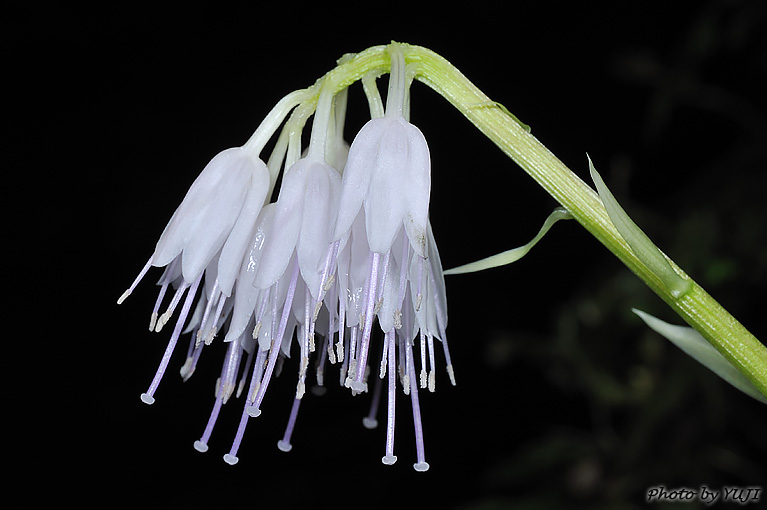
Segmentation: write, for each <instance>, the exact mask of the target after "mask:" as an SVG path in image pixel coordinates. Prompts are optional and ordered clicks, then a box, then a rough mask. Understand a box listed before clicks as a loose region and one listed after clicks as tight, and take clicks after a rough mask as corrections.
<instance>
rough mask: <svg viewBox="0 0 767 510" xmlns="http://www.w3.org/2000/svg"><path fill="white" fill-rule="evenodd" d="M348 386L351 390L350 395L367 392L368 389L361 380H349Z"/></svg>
mask: <svg viewBox="0 0 767 510" xmlns="http://www.w3.org/2000/svg"><path fill="white" fill-rule="evenodd" d="M349 388H351V390H352V395H357V394H359V393H367V391H368V385H367V383H364V382H361V381H351V382H349Z"/></svg>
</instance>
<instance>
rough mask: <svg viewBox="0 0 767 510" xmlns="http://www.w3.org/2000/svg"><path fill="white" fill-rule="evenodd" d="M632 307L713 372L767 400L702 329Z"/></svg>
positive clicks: (655, 329) (651, 324) (649, 323)
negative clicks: (669, 321) (672, 321)
mask: <svg viewBox="0 0 767 510" xmlns="http://www.w3.org/2000/svg"><path fill="white" fill-rule="evenodd" d="M632 311H633V312H634V313H635V314H637V315H638V316H639V317H640V318H641V319H642V320H643V321H644V322H645V324H647V325H648V326H650V328H651V329H652V330H653V331H655V332H657V333H659V334H660V335H662V336H664V337H665V338H667V339H668V340H669V341H670V342H671V343H673V344H674V345H676V346H677V347H679V348H680V349H682V351H684V353H685V354H687V355H688V356H690V357H692V358H693V359H694V360H696V361H697V362H699V363H701V364H702V365H703V366H705V367H706V368H708V369H709V370H711V371H712V372H714V373H715V374H716V375H718V376H719V377H721V378H722V379H724V380H725V381H727V382H728V383H730V384H731V385H733V386H734V387H735V388H737V389H739V390H740V391H742V392H743V393H745V394H746V395H748V396H750V397H753V398H755V399H756V400H758V401H760V402H762V403H764V404H767V397H765V396H764V395H762V394H761V393H760V392H759V390H758V389H756V387H755V386H754V385H753V384H751V381H749V380H748V379H747V378H746V376H745V375H743V374H742V373H741V372H740V371H739V370H738V369H737V368H735V365H733V364H732V363H730V362H729V361H727V358H725V357H724V356H722V354H721V353H720V352H719V351H717V350H716V348H715V347H714V346H713V345H711V344H710V343H708V342H707V341H706V339H705V338H703V337H702V336H701V334H700V333H698V332H697V331H695V330H694V329H692V328H688V327H686V326H675V325H673V324H669V323H668V322H664V321H662V320H660V319H658V318H657V317H653V316H652V315H650V314H649V313H646V312H643V311H641V310H637V309H636V308H633V309H632Z"/></svg>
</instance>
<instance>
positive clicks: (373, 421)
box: [362, 416, 378, 430]
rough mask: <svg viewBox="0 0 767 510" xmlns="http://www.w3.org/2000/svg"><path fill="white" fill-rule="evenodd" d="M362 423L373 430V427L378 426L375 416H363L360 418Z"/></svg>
mask: <svg viewBox="0 0 767 510" xmlns="http://www.w3.org/2000/svg"><path fill="white" fill-rule="evenodd" d="M362 425H363V426H364V427H365V428H366V429H369V430H373V429H374V428H377V427H378V420H376V419H375V418H371V417H370V416H365V417H364V418H362Z"/></svg>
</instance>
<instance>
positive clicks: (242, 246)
mask: <svg viewBox="0 0 767 510" xmlns="http://www.w3.org/2000/svg"><path fill="white" fill-rule="evenodd" d="M269 184H270V177H269V170H268V169H267V167H266V165H265V164H264V163H263V162H262V161H260V160H258V162H257V164H256V165H255V166H254V168H253V175H252V177H251V180H250V189H248V194H247V195H246V197H245V203H244V205H243V207H242V210H241V211H240V215H239V216H238V218H237V221H236V223H235V224H234V228H232V231H231V233H230V234H229V237H228V238H227V240H226V243H225V244H224V247H223V249H222V250H221V256H220V257H219V259H218V284H219V287H220V288H221V292H222V293H223V294H224V295H225V296H227V297H229V296H231V295H232V287H234V281H235V279H236V278H237V275H238V274H239V272H240V268H241V266H242V260H243V258H244V256H245V252H246V251H247V250H248V243H249V242H250V241H251V238H252V237H253V232H254V231H255V229H256V226H257V219H258V215H259V213H260V212H261V208H262V206H263V205H264V201H265V200H266V194H267V193H268V192H269Z"/></svg>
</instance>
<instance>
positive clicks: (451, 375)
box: [447, 364, 455, 386]
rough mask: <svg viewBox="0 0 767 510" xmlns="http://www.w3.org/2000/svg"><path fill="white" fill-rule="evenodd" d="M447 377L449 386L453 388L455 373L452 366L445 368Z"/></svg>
mask: <svg viewBox="0 0 767 510" xmlns="http://www.w3.org/2000/svg"><path fill="white" fill-rule="evenodd" d="M447 375H448V376H449V377H450V384H452V385H453V386H455V372H454V371H453V365H452V364H450V365H448V366H447Z"/></svg>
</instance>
